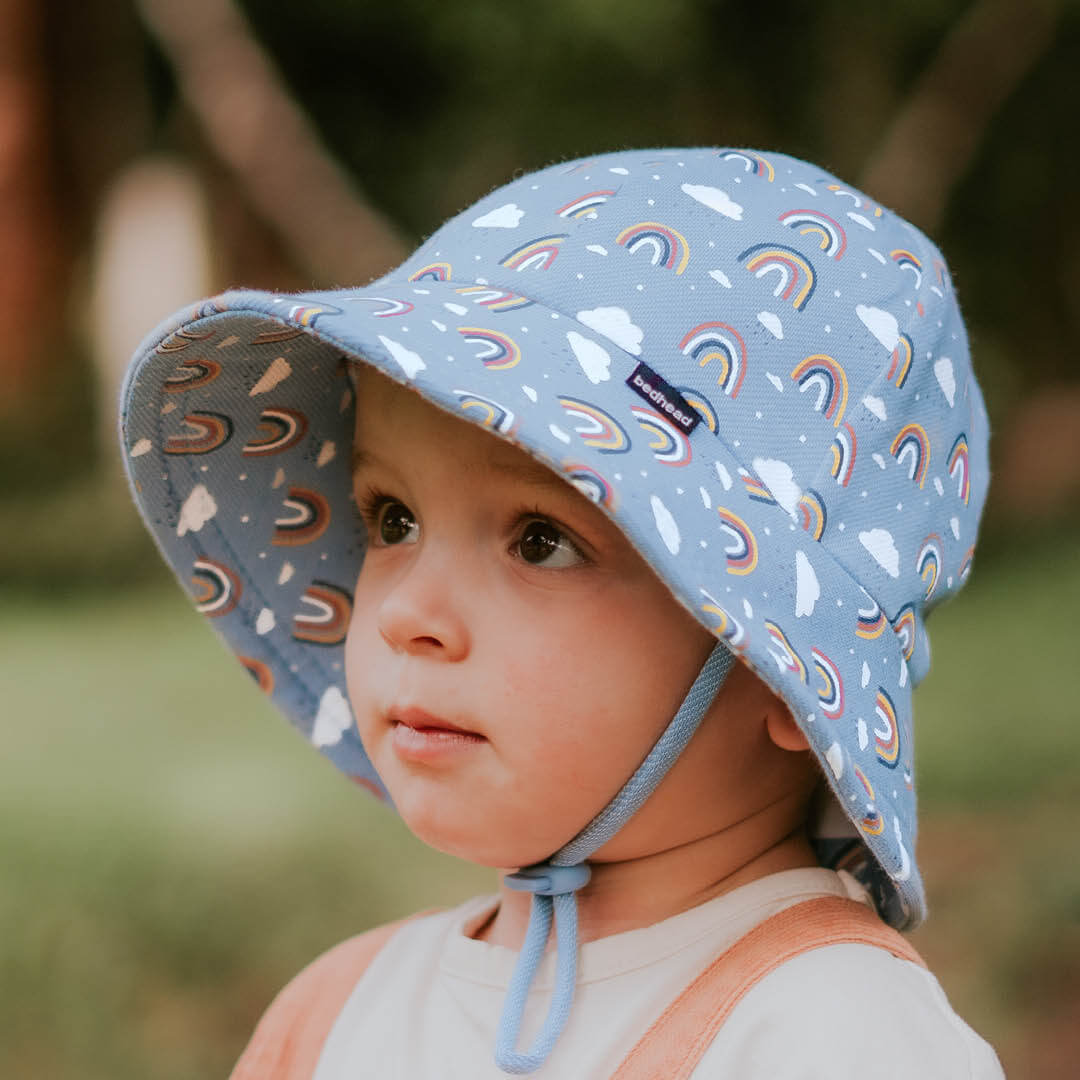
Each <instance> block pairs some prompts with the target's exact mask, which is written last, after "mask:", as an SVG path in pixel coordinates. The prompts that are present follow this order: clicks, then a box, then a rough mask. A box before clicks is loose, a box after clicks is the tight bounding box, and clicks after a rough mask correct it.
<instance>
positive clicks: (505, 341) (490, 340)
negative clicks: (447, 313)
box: [457, 326, 521, 371]
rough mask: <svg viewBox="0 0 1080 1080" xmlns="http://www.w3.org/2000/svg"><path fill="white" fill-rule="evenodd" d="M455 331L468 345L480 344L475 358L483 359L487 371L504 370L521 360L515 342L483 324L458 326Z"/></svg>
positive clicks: (519, 350)
mask: <svg viewBox="0 0 1080 1080" xmlns="http://www.w3.org/2000/svg"><path fill="white" fill-rule="evenodd" d="M457 332H458V333H459V334H460V335H461V336H462V337H463V338H464V339H465V340H466V341H467V342H469V344H470V345H479V346H480V351H479V352H478V353H477V354H476V359H477V360H481V361H483V364H484V367H486V368H487V369H488V370H489V371H506V370H507V369H508V368H512V367H515V366H516V365H517V363H518V361H520V360H521V349H519V348H518V345H517V342H516V341H514V339H513V338H511V337H509V336H508V335H507V334H503V333H501V332H500V331H498V330H489V329H487V328H486V327H483V326H459V327H458V328H457Z"/></svg>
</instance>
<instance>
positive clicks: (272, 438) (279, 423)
mask: <svg viewBox="0 0 1080 1080" xmlns="http://www.w3.org/2000/svg"><path fill="white" fill-rule="evenodd" d="M307 429H308V421H307V417H306V416H305V415H304V414H303V413H302V412H300V411H299V410H298V409H280V408H272V409H263V411H262V412H261V413H260V414H259V432H260V433H261V437H260V436H259V435H256V436H255V437H254V438H252V439H249V440H248V442H247V443H246V444H245V446H244V454H245V456H247V457H266V456H268V455H270V454H280V453H282V452H283V451H285V450H290V449H292V447H294V446H295V445H296V444H297V443H298V442H299V441H300V440H301V439H302V438H303V437H304V436H305V435H306V434H307Z"/></svg>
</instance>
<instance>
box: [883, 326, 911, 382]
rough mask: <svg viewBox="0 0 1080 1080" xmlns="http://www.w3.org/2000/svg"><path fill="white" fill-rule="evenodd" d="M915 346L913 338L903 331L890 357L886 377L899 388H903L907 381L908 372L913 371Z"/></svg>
mask: <svg viewBox="0 0 1080 1080" xmlns="http://www.w3.org/2000/svg"><path fill="white" fill-rule="evenodd" d="M913 348H914V347H913V346H912V344H911V338H909V337H908V336H907V334H904V333H901V334H900V336H899V339H898V340H897V342H896V347H895V348H894V349H893V351H892V356H890V357H889V370H888V371H887V372H886V373H885V378H886V379H887V380H888V381H889V382H891V383H895V384H896V389H897V390H903V389H904V383H906V382H907V377H908V372H909V371H911V357H912V355H913Z"/></svg>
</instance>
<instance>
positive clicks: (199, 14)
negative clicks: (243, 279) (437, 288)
mask: <svg viewBox="0 0 1080 1080" xmlns="http://www.w3.org/2000/svg"><path fill="white" fill-rule="evenodd" d="M137 7H138V9H139V11H140V13H141V15H142V17H143V19H144V21H145V23H146V26H147V27H148V28H149V30H150V32H151V33H152V34H153V35H154V37H155V38H156V39H157V42H158V44H159V46H160V47H161V49H162V51H163V52H164V54H165V55H166V56H167V57H168V59H169V62H170V63H171V64H172V66H173V70H174V72H175V74H176V80H177V82H178V84H179V86H180V91H181V93H182V94H183V97H184V100H185V101H186V103H187V105H188V107H189V108H190V109H191V111H192V113H193V114H194V115H195V117H196V118H197V120H198V122H199V125H200V127H201V128H202V131H203V134H204V136H205V138H206V139H207V141H208V143H209V144H210V146H211V147H212V148H213V150H214V153H215V154H217V155H218V156H219V157H220V159H221V160H222V161H224V162H225V163H226V164H227V165H228V167H229V168H230V169H231V170H232V172H233V174H234V175H235V177H236V178H237V180H238V181H239V183H240V185H241V186H242V187H243V189H244V192H245V194H246V195H247V197H248V198H249V199H250V201H251V203H252V205H253V206H254V207H255V208H256V209H257V211H258V213H259V214H260V215H261V216H262V218H263V220H264V221H266V222H267V224H268V225H269V226H270V227H271V228H273V229H274V231H275V232H276V233H277V235H278V237H279V238H280V240H281V241H282V243H283V244H284V246H285V249H286V250H287V251H288V252H289V254H290V256H291V257H292V259H293V261H294V262H295V263H296V264H297V265H298V266H301V267H304V268H305V269H306V270H308V271H309V272H310V273H311V274H313V275H314V276H315V278H316V282H317V284H318V285H320V286H323V287H333V286H343V285H348V284H356V283H360V282H365V281H367V280H368V279H370V278H372V277H375V276H377V275H379V274H381V273H383V272H385V271H386V270H389V269H391V268H392V267H393V266H395V265H396V264H397V263H398V262H400V261H401V259H402V258H404V256H405V255H406V254H407V253H408V249H407V248H406V246H405V245H404V243H403V241H402V239H401V237H400V236H399V234H398V232H397V230H396V229H395V228H394V226H393V225H392V224H391V223H390V222H389V221H387V220H386V218H385V217H383V215H381V214H380V213H379V212H378V211H376V210H375V209H374V208H373V207H371V206H370V205H369V204H368V203H367V202H366V201H365V200H364V198H363V197H362V196H361V194H360V192H359V190H358V187H357V185H356V184H355V182H354V181H353V179H352V178H351V177H350V176H348V175H347V173H346V172H345V171H344V170H343V169H342V167H341V166H340V165H339V164H338V162H337V161H336V160H335V159H334V157H333V156H332V155H331V154H330V152H329V151H328V150H327V149H326V147H325V146H324V145H323V143H322V141H321V140H320V138H319V136H318V134H317V132H316V131H315V129H314V127H313V125H312V124H311V121H310V119H309V118H308V116H307V114H306V113H305V112H304V110H303V109H302V108H301V107H300V105H299V104H298V103H297V101H296V100H295V98H294V97H293V95H292V94H291V93H290V92H289V90H288V88H287V87H286V86H285V83H284V81H283V79H282V78H281V75H280V73H279V72H278V70H277V68H276V66H275V65H274V63H273V61H272V59H271V57H270V56H269V55H268V54H267V52H266V51H265V50H264V49H263V48H262V46H261V45H260V44H259V42H258V40H257V39H256V37H255V35H254V33H253V31H252V29H251V27H250V25H249V24H248V22H247V19H246V18H245V17H244V14H243V12H242V11H241V10H240V9H239V7H238V6H237V5H236V3H235V2H234V0H185V2H184V3H177V2H176V0H137Z"/></svg>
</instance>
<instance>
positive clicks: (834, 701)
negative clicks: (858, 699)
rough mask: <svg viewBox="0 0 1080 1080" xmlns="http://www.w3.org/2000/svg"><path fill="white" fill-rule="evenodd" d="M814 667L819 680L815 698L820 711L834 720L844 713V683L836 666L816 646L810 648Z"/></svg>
mask: <svg viewBox="0 0 1080 1080" xmlns="http://www.w3.org/2000/svg"><path fill="white" fill-rule="evenodd" d="M810 653H811V655H812V656H813V660H814V667H815V669H816V670H817V673H818V675H819V676H820V678H821V684H822V685H821V686H820V687H819V688H818V692H817V696H818V698H819V699H820V701H821V711H822V712H823V713H824V714H825V715H826V716H828V717H830V718H831V719H833V720H835V719H836V718H837V717H838V716H840V715H841V714H842V713H843V711H844V681H843V679H841V678H840V672H839V671H838V670H837V667H836V665H835V664H834V663H833V662H832V660H830V659H829V658H828V656H826V655H825V653H823V652H822V651H821V650H820V649H819V648H817V647H816V646H813V647H811V649H810Z"/></svg>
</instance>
